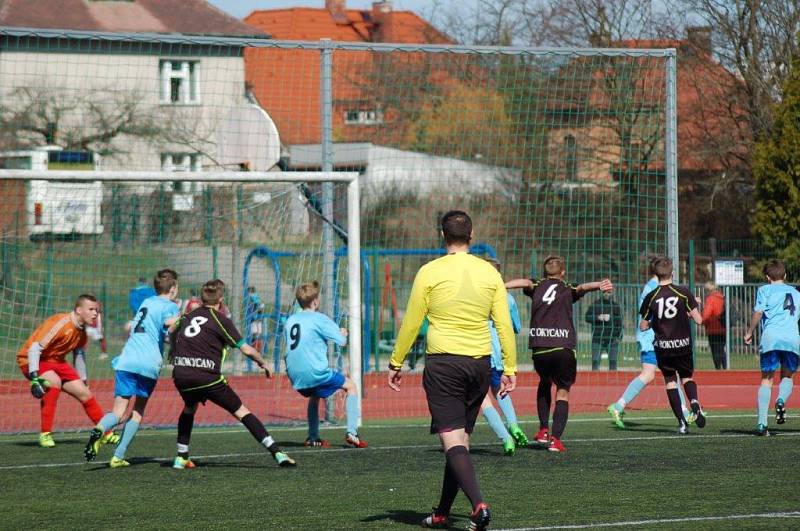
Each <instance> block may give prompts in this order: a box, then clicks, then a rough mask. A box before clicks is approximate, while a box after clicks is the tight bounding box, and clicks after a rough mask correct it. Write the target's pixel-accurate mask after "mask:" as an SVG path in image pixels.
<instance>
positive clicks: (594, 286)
mask: <svg viewBox="0 0 800 531" xmlns="http://www.w3.org/2000/svg"><path fill="white" fill-rule="evenodd" d="M576 289H577V290H578V293H589V292H590V291H597V290H600V291H611V290H612V289H614V284H612V283H611V280H609V279H607V278H604V279H603V280H600V281H598V282H586V283H585V284H581V285H579V286H578V287H577V288H576Z"/></svg>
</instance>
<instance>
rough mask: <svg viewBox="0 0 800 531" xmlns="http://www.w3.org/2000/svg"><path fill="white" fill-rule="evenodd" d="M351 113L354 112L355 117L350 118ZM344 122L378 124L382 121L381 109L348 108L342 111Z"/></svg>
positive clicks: (349, 123) (350, 123) (348, 123)
mask: <svg viewBox="0 0 800 531" xmlns="http://www.w3.org/2000/svg"><path fill="white" fill-rule="evenodd" d="M351 114H355V115H356V118H355V119H352V118H350V115H351ZM344 123H346V124H347V125H379V124H382V123H383V111H382V110H380V109H373V110H363V109H350V110H347V111H344Z"/></svg>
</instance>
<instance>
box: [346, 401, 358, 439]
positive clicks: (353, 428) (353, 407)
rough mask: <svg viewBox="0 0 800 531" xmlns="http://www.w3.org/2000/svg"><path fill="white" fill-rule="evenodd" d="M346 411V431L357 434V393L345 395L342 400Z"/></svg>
mask: <svg viewBox="0 0 800 531" xmlns="http://www.w3.org/2000/svg"><path fill="white" fill-rule="evenodd" d="M344 408H345V411H346V412H347V433H352V434H353V435H357V434H358V395H347V398H346V399H345V401H344Z"/></svg>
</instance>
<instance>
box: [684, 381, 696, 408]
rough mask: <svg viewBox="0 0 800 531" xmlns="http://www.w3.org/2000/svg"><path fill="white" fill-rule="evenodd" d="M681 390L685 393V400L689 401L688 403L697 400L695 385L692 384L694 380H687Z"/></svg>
mask: <svg viewBox="0 0 800 531" xmlns="http://www.w3.org/2000/svg"><path fill="white" fill-rule="evenodd" d="M683 390H684V391H686V398H688V399H689V403H691V402H692V401H693V400H697V384H696V383H694V380H689V381H688V382H685V383H684V384H683Z"/></svg>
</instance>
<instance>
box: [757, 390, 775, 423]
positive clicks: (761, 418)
mask: <svg viewBox="0 0 800 531" xmlns="http://www.w3.org/2000/svg"><path fill="white" fill-rule="evenodd" d="M771 395H772V386H770V385H759V386H758V423H759V424H763V425H764V426H766V425H767V410H768V409H769V398H770V396H771Z"/></svg>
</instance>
